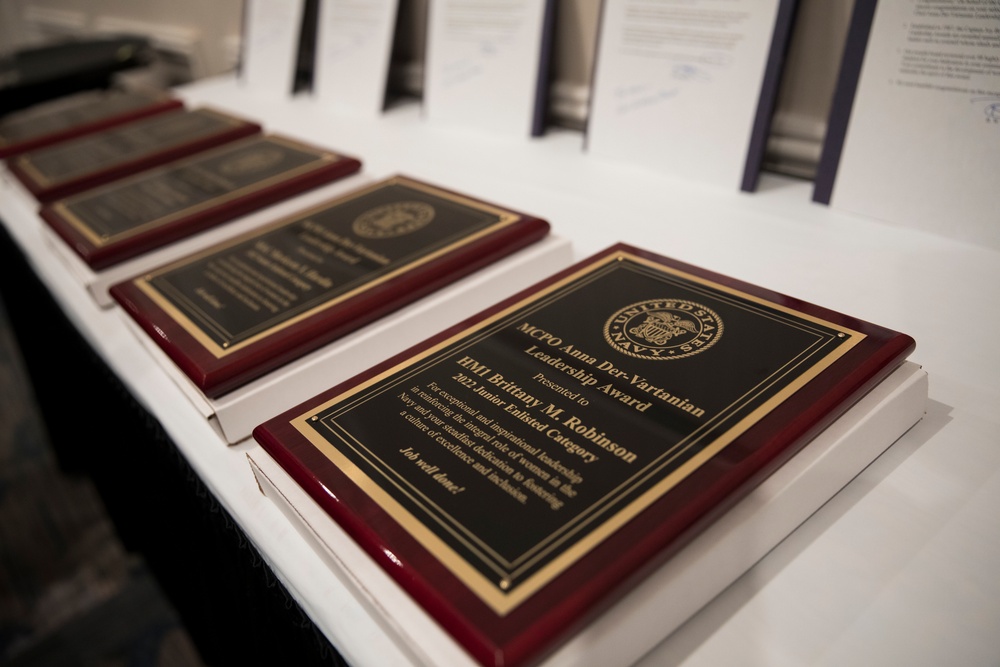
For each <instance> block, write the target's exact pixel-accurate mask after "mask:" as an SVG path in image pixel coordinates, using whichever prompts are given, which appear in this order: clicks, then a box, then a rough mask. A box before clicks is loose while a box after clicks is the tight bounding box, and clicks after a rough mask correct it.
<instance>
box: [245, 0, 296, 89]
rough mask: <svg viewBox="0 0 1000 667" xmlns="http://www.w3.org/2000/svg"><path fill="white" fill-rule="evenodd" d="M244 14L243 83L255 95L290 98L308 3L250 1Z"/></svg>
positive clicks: (288, 0) (289, 0) (280, 0)
mask: <svg viewBox="0 0 1000 667" xmlns="http://www.w3.org/2000/svg"><path fill="white" fill-rule="evenodd" d="M243 12H244V15H243V42H242V46H241V52H242V55H241V60H240V72H239V81H240V84H241V85H242V86H243V87H245V88H246V89H247V90H249V91H251V92H252V93H254V94H259V95H262V96H268V97H278V98H281V97H290V96H291V95H292V93H293V91H294V87H295V70H296V67H297V65H298V55H299V38H300V36H301V33H302V17H303V15H304V13H305V0H247V2H245V3H244V7H243Z"/></svg>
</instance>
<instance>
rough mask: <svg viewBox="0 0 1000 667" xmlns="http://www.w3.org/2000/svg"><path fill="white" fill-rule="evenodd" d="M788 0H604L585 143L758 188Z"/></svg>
mask: <svg viewBox="0 0 1000 667" xmlns="http://www.w3.org/2000/svg"><path fill="white" fill-rule="evenodd" d="M794 9H795V2H794V0H764V1H762V0H693V1H692V2H684V3H651V2H645V1H643V0H606V1H605V2H604V8H603V12H602V16H601V24H600V35H599V39H598V52H597V58H596V61H595V65H594V68H595V72H594V85H593V101H592V103H591V108H590V118H589V121H588V125H587V135H586V146H587V151H588V152H590V153H591V154H593V155H595V156H599V157H605V158H611V159H615V160H621V161H624V162H629V163H632V164H636V165H640V166H643V167H648V168H650V169H652V170H656V171H660V172H665V173H667V174H671V175H674V176H678V177H683V178H688V179H692V180H696V181H700V182H705V183H710V184H713V185H720V186H723V187H726V188H740V189H742V190H745V191H753V190H754V189H756V184H757V178H758V175H759V172H760V168H761V164H762V162H763V157H764V148H765V145H766V141H767V135H768V132H769V128H770V119H771V112H772V110H773V107H774V101H775V97H776V95H777V90H778V82H779V79H780V75H781V65H782V62H783V59H784V54H785V51H786V48H787V43H788V39H789V33H790V31H791V24H792V18H793V14H794Z"/></svg>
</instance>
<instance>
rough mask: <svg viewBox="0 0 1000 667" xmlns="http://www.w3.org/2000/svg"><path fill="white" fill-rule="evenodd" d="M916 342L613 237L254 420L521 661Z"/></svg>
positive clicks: (346, 525)
mask: <svg viewBox="0 0 1000 667" xmlns="http://www.w3.org/2000/svg"><path fill="white" fill-rule="evenodd" d="M913 347H914V342H913V340H912V339H911V338H910V337H909V336H906V335H904V334H900V333H897V332H894V331H890V330H887V329H885V328H882V327H879V326H877V325H874V324H871V323H867V322H863V321H860V320H858V319H856V318H852V317H848V316H845V315H842V314H839V313H836V312H833V311H830V310H827V309H824V308H820V307H817V306H814V305H811V304H808V303H804V302H802V301H799V300H796V299H793V298H790V297H787V296H784V295H781V294H776V293H773V292H770V291H768V290H765V289H762V288H759V287H756V286H753V285H750V284H747V283H743V282H740V281H737V280H734V279H732V278H728V277H725V276H721V275H718V274H713V273H711V272H708V271H705V270H702V269H699V268H697V267H693V266H690V265H685V264H682V263H679V262H676V261H673V260H669V259H667V258H664V257H660V256H657V255H655V254H652V253H649V252H646V251H643V250H641V249H638V248H634V247H631V246H627V245H616V246H613V247H611V248H609V249H607V250H605V251H603V252H601V253H598V254H597V255H595V256H593V257H591V258H589V259H587V260H584V261H583V262H580V263H579V264H577V265H575V266H572V267H570V268H568V269H566V270H565V271H562V272H560V273H558V274H555V275H554V276H552V277H551V278H549V279H548V280H545V281H543V282H542V283H540V284H538V285H536V286H535V287H533V288H531V289H529V290H526V291H524V292H522V293H520V294H518V295H515V296H514V297H511V298H510V299H508V300H506V301H504V302H502V303H500V304H497V305H495V306H493V307H491V308H489V309H488V310H486V311H483V312H482V313H480V314H479V315H478V316H475V317H473V318H470V319H468V320H466V321H465V322H462V323H460V324H458V325H456V326H455V327H452V328H450V329H448V330H446V331H444V332H442V333H441V334H439V335H438V336H435V337H433V338H431V339H429V340H427V341H425V342H424V343H422V344H420V345H417V346H415V347H414V348H412V349H410V350H408V351H406V352H404V353H402V354H400V355H397V356H396V357H394V358H392V359H389V360H387V361H386V362H384V363H382V364H379V365H378V366H376V367H374V368H372V369H371V370H370V371H368V372H366V373H363V374H361V375H360V376H357V377H355V378H353V379H352V380H349V381H347V382H345V383H343V384H341V385H339V386H335V387H332V388H330V389H329V390H328V391H326V392H323V393H322V394H320V395H318V396H316V397H315V398H314V399H312V400H310V401H307V402H305V403H303V404H301V405H299V406H297V407H295V408H293V409H291V410H288V411H286V412H284V413H282V414H280V415H278V416H276V417H274V418H272V419H269V420H268V421H266V422H265V423H264V424H262V425H261V426H260V427H258V428H257V429H255V431H254V437H255V439H256V440H257V441H258V442H259V443H260V444H261V446H262V447H263V449H264V450H266V451H267V453H268V454H270V456H271V457H272V458H273V459H274V460H275V461H276V462H277V463H278V464H280V465H281V466H282V467H283V468H284V469H285V470H286V471H287V473H288V474H289V475H290V476H291V477H292V478H293V479H294V480H295V481H296V482H298V484H299V485H301V487H302V488H303V489H304V490H305V491H306V492H307V493H309V494H310V495H311V496H312V498H313V499H314V500H315V501H316V503H318V504H319V506H321V507H322V508H323V509H324V510H325V511H326V512H327V513H328V514H329V515H330V516H331V517H332V518H333V519H334V520H336V521H337V522H338V524H339V525H340V527H341V528H342V529H343V530H344V531H345V532H346V533H347V534H348V535H350V536H351V537H352V538H353V539H354V540H355V541H356V542H357V543H358V544H359V545H360V547H361V548H362V549H364V550H365V551H366V552H367V553H368V554H369V556H370V557H371V558H373V559H374V561H375V562H376V563H377V564H378V565H379V566H381V567H382V568H383V569H384V570H385V571H386V572H387V573H388V575H389V576H390V577H392V578H394V579H395V581H396V583H397V584H398V585H399V586H401V587H402V588H403V589H404V590H406V591H407V592H408V593H409V595H410V596H412V598H413V599H414V600H416V601H417V603H419V604H420V605H421V606H422V607H423V608H424V609H425V610H426V612H427V614H429V615H430V616H432V617H433V618H434V619H436V621H437V622H438V623H439V624H440V625H441V626H442V627H443V628H444V629H445V630H446V631H447V632H448V633H449V634H450V635H451V637H452V638H453V639H454V641H455V642H457V643H458V644H459V645H461V646H463V647H464V649H465V650H466V651H468V653H469V654H470V655H471V656H472V657H473V659H474V660H476V661H477V662H479V663H480V664H482V665H495V664H503V665H524V664H531V663H534V662H537V661H538V660H539V659H541V658H543V657H545V656H546V655H547V654H549V653H550V652H551V651H553V650H555V649H556V648H557V647H558V646H559V645H560V644H562V643H563V642H565V641H567V640H568V639H570V637H571V636H572V633H573V631H574V630H578V629H579V628H580V627H581V626H582V624H583V623H585V622H586V621H588V620H592V619H594V618H595V616H596V615H597V614H598V613H599V612H600V611H603V610H605V609H607V608H608V606H609V605H610V604H611V603H612V602H613V601H615V600H616V599H619V598H620V597H621V596H623V595H625V594H626V593H627V592H628V591H629V590H630V589H632V588H633V587H635V586H637V585H641V582H642V579H643V577H644V576H645V575H647V574H649V573H650V571H651V569H652V568H653V567H655V566H656V565H658V564H662V563H663V562H665V561H666V560H667V559H668V558H669V557H670V556H672V555H674V554H676V553H677V551H678V550H679V549H680V548H681V547H682V546H683V545H685V544H687V543H689V542H690V541H691V540H692V539H693V538H694V537H695V536H696V535H697V534H698V533H699V532H701V531H702V530H703V529H705V528H706V527H707V526H709V525H710V524H711V523H712V522H713V521H715V520H716V519H718V518H719V517H720V516H721V515H722V514H723V512H725V511H726V510H727V509H729V508H731V507H733V506H734V505H735V503H737V502H738V500H739V499H741V498H742V497H744V496H745V495H746V494H747V493H749V492H750V491H751V490H752V489H753V488H754V487H756V486H757V485H758V484H760V483H761V482H762V481H764V480H765V479H766V478H767V477H768V476H769V475H771V474H772V473H774V472H775V471H776V470H778V469H779V468H780V467H781V466H782V465H783V464H785V463H786V462H788V461H789V460H791V459H792V458H793V457H794V456H795V454H796V453H797V452H799V450H800V449H801V448H803V447H804V446H805V445H806V444H807V443H809V442H810V441H812V440H813V439H814V438H816V436H817V435H818V434H820V433H821V432H822V431H823V430H824V429H826V428H827V427H828V426H829V425H830V424H831V423H833V422H834V421H835V420H836V419H837V418H838V417H840V416H841V415H843V414H844V413H845V412H846V411H847V410H848V409H849V408H850V407H851V406H852V405H854V404H855V403H856V402H857V401H858V399H859V398H861V397H862V396H864V395H865V394H866V393H868V392H869V391H870V390H871V389H872V388H873V387H876V386H878V385H879V384H880V383H881V382H882V381H883V380H884V379H885V378H886V377H888V376H889V375H890V374H892V373H893V371H894V370H895V369H897V368H898V367H899V366H900V365H901V364H902V363H903V361H904V359H905V358H906V356H907V355H908V354H909V353H910V352H911V351H912V349H913ZM909 423H910V424H912V421H910V422H909ZM897 435H898V433H897Z"/></svg>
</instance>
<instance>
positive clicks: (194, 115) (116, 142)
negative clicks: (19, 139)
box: [7, 108, 261, 202]
mask: <svg viewBox="0 0 1000 667" xmlns="http://www.w3.org/2000/svg"><path fill="white" fill-rule="evenodd" d="M260 130H261V127H260V125H258V124H257V123H255V122H252V121H249V120H245V119H243V118H237V117H236V116H232V115H230V114H226V113H222V112H220V111H216V110H213V109H207V108H201V109H175V110H173V111H168V112H165V113H160V114H156V115H154V116H151V117H149V118H143V119H140V120H136V121H132V122H130V123H125V124H123V125H118V126H116V127H113V128H110V129H107V130H104V131H102V132H95V133H92V134H88V135H85V136H82V137H79V138H77V139H70V140H67V141H63V142H60V143H58V144H55V145H53V146H48V147H46V148H40V149H38V150H34V151H28V152H26V153H21V154H20V155H16V156H14V157H13V158H11V159H9V160H8V161H7V164H8V167H9V168H10V170H11V172H12V173H13V174H14V175H15V176H17V178H18V179H19V180H20V181H21V182H22V183H24V186H25V187H26V188H27V189H28V190H29V191H30V192H31V193H32V194H33V195H35V197H36V198H37V199H38V200H39V201H41V202H47V201H51V200H53V199H58V198H61V197H67V196H69V195H72V194H76V193H77V192H82V191H83V190H86V189H88V188H93V187H96V186H98V185H103V184H104V183H108V182H110V181H113V180H115V179H118V178H121V177H123V176H128V175H130V174H134V173H136V172H138V171H142V170H144V169H150V168H152V167H157V166H159V165H162V164H166V163H167V162H170V161H171V160H176V159H178V158H181V157H185V156H187V155H190V154H192V153H197V152H198V151H202V150H205V149H208V148H212V147H214V146H218V145H221V144H224V143H226V142H229V141H234V140H236V139H240V138H242V137H246V136H249V135H251V134H256V133H258V132H260Z"/></svg>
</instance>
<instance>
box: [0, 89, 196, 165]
mask: <svg viewBox="0 0 1000 667" xmlns="http://www.w3.org/2000/svg"><path fill="white" fill-rule="evenodd" d="M183 106H184V103H183V102H182V101H181V100H179V99H176V98H174V97H171V96H170V95H169V94H167V93H162V92H158V91H157V92H143V91H128V90H101V91H88V92H85V93H77V94H76V95H70V96H69V97H64V98H60V99H58V100H54V101H52V102H45V103H42V104H36V105H34V106H32V107H29V108H27V109H24V110H22V111H18V112H15V113H12V114H8V115H6V116H4V117H3V118H2V119H0V158H6V157H9V156H11V155H17V154H18V153H24V152H26V151H30V150H34V149H36V148H42V147H44V146H49V145H51V144H54V143H57V142H60V141H65V140H66V139H72V138H74V137H79V136H81V135H84V134H88V133H90V132H98V131H100V130H105V129H107V128H109V127H112V126H114V125H118V124H121V123H126V122H128V121H131V120H138V119H139V118H145V117H146V116H152V115H154V114H158V113H162V112H164V111H170V110H172V109H179V108H181V107H183Z"/></svg>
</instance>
